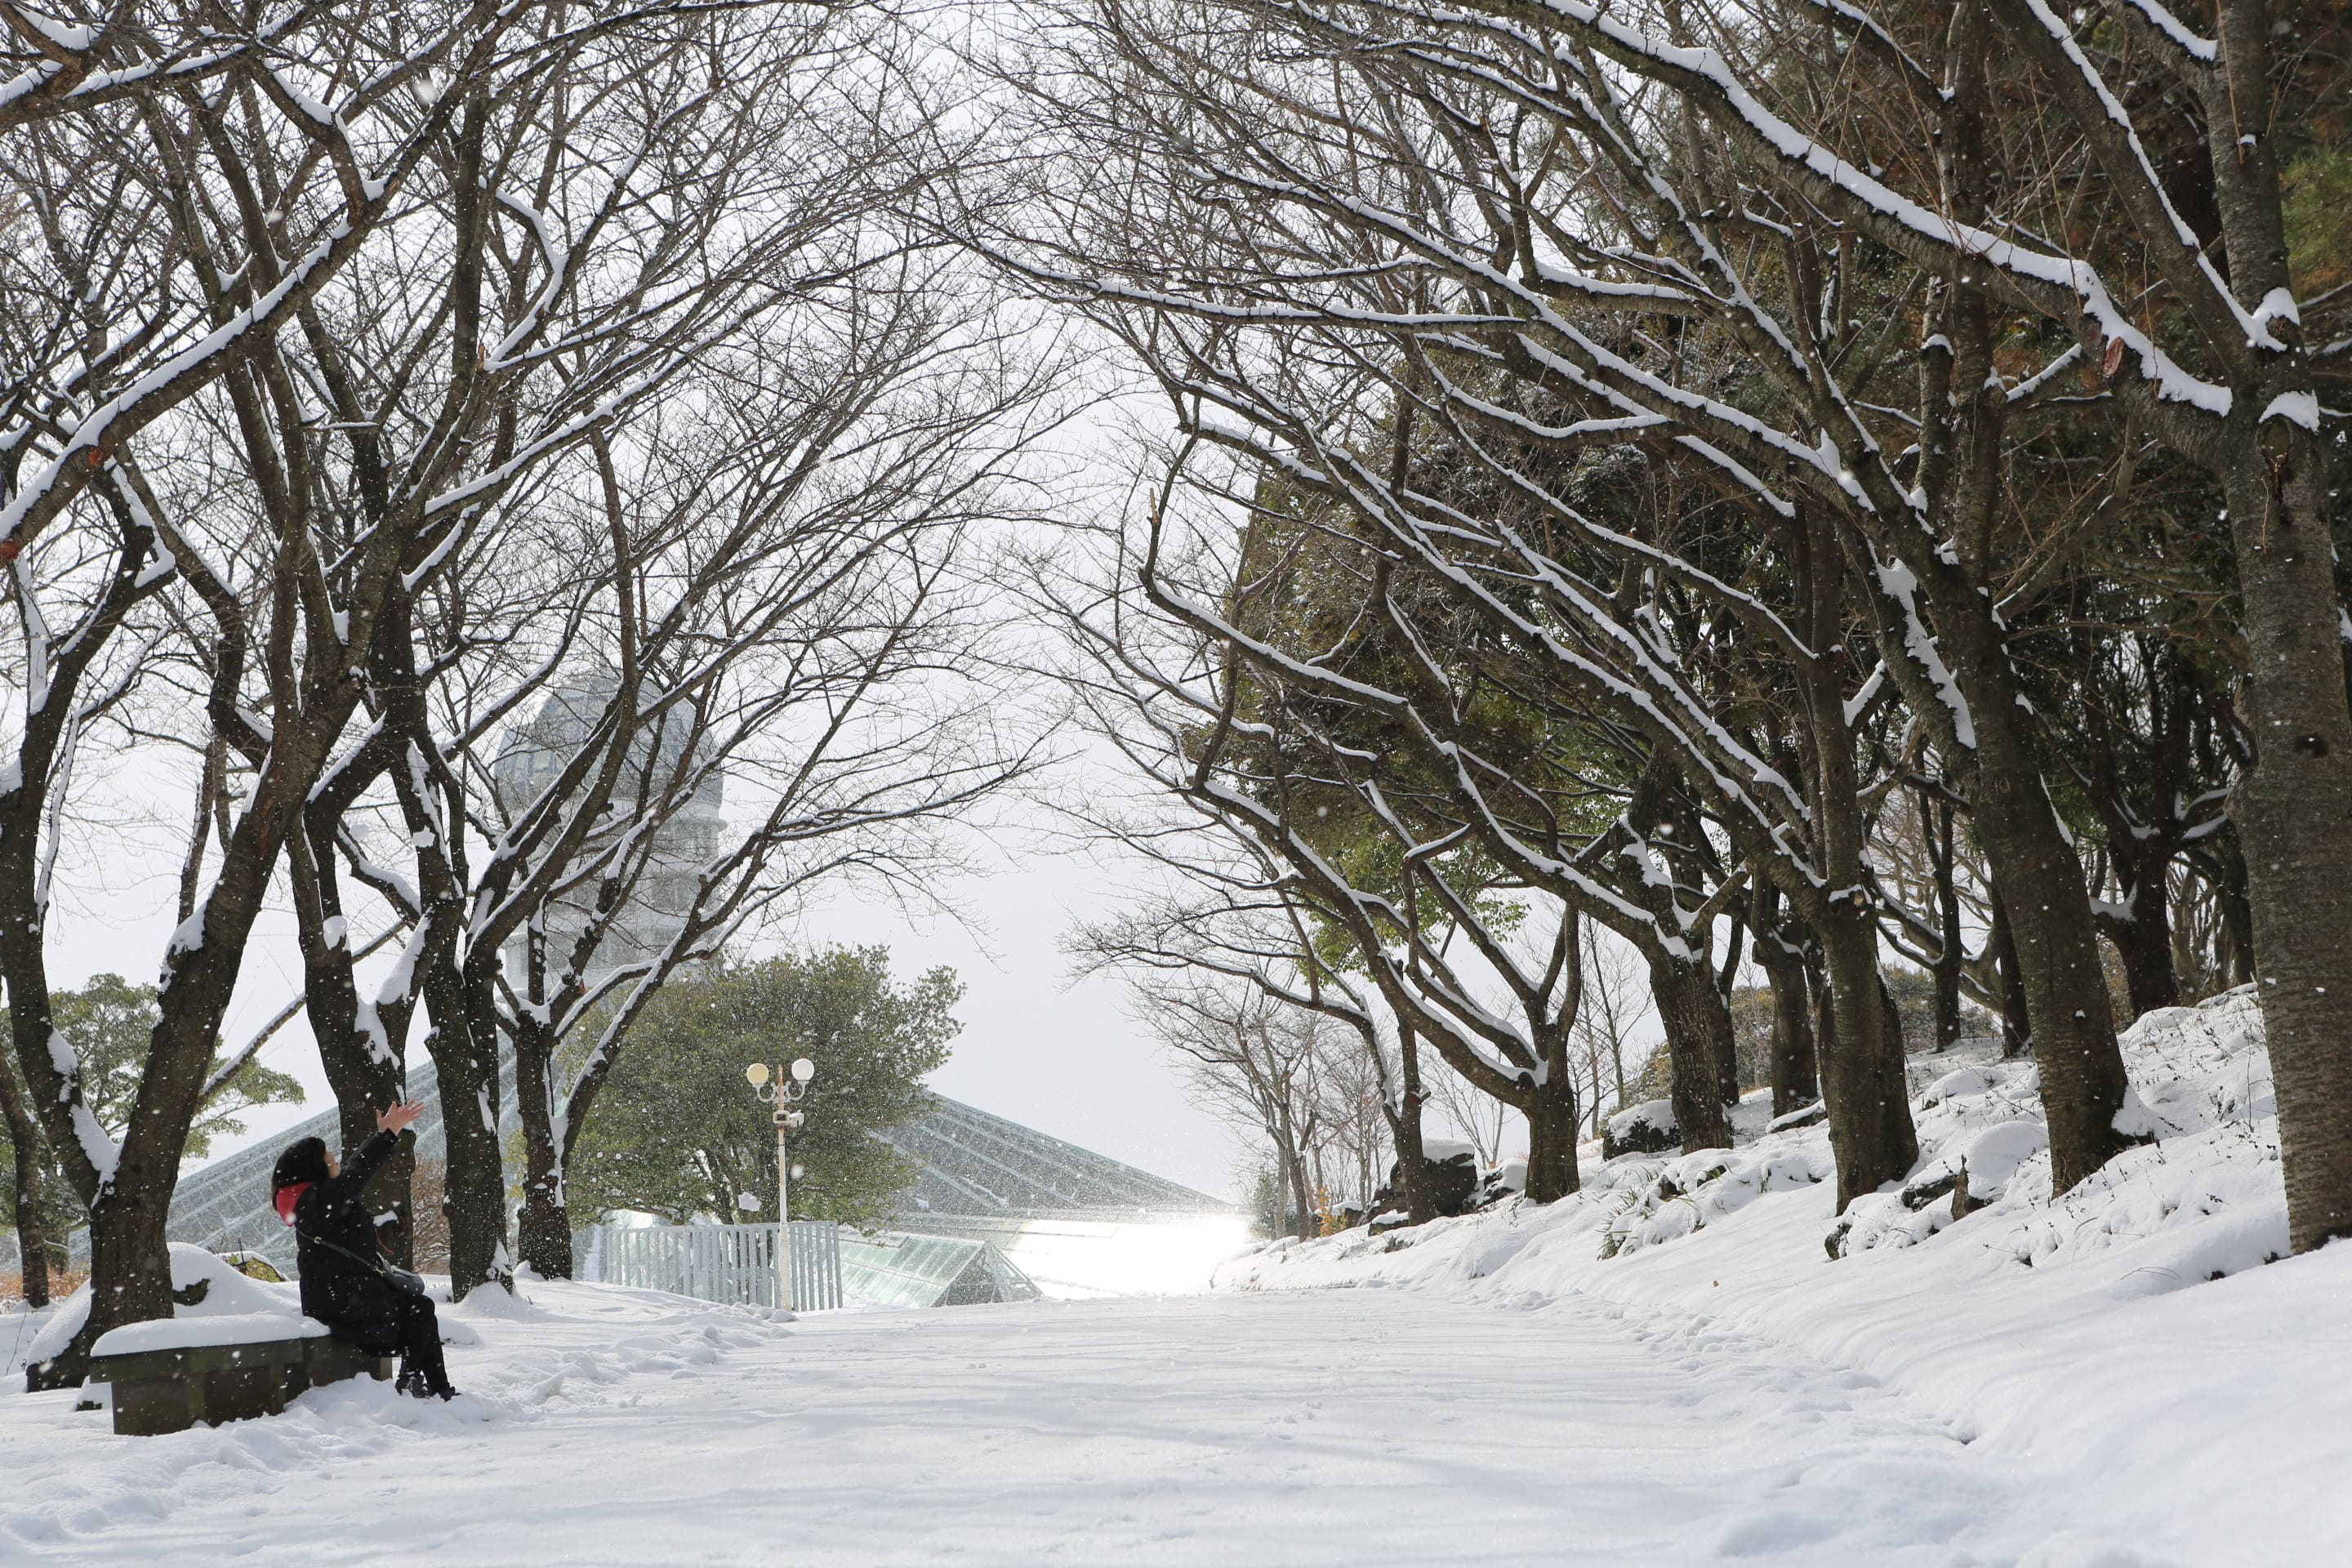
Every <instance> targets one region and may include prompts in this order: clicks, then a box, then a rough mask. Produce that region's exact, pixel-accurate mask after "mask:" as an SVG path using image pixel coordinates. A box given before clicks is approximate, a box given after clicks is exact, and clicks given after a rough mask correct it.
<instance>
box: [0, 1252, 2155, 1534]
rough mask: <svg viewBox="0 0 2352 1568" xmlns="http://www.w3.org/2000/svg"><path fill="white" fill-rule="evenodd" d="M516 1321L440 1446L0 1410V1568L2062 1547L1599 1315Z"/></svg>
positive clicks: (1054, 1313)
mask: <svg viewBox="0 0 2352 1568" xmlns="http://www.w3.org/2000/svg"><path fill="white" fill-rule="evenodd" d="M532 1289H533V1292H534V1293H535V1294H538V1295H539V1296H540V1297H541V1300H543V1301H546V1302H548V1303H550V1304H551V1306H553V1307H554V1308H555V1310H553V1311H551V1312H550V1313H547V1314H545V1315H543V1316H541V1317H538V1318H537V1319H535V1320H534V1321H513V1322H509V1321H495V1320H488V1319H482V1318H474V1317H471V1316H470V1314H467V1313H465V1312H463V1311H460V1312H459V1313H458V1314H457V1318H458V1320H459V1321H469V1322H470V1323H471V1325H472V1326H473V1327H474V1328H475V1329H476V1330H477V1331H478V1333H479V1334H480V1335H481V1337H482V1339H483V1341H484V1343H483V1344H482V1345H481V1346H480V1347H478V1348H468V1349H461V1350H457V1351H456V1352H454V1353H453V1356H452V1363H453V1369H454V1371H455V1373H456V1375H457V1378H458V1379H459V1380H460V1382H461V1384H467V1385H468V1386H469V1387H471V1388H472V1389H475V1390H478V1391H480V1394H481V1397H478V1398H476V1399H472V1400H468V1401H465V1402H463V1406H464V1407H463V1408H462V1409H460V1410H459V1411H457V1412H452V1413H444V1412H441V1411H439V1410H434V1411H430V1412H427V1411H425V1409H424V1408H423V1407H422V1406H419V1405H415V1404H414V1403H407V1404H402V1403H397V1402H394V1400H392V1398H391V1396H390V1395H389V1394H388V1393H386V1392H385V1391H383V1390H381V1389H378V1388H374V1387H366V1388H358V1389H337V1390H331V1391H325V1392H322V1393H320V1394H312V1395H310V1396H308V1397H307V1398H306V1400H305V1401H304V1402H303V1405H302V1406H301V1407H298V1409H297V1411H296V1412H294V1413H292V1414H289V1415H288V1416H285V1417H280V1418H278V1419H277V1420H274V1421H264V1422H250V1423H245V1424H242V1425H240V1426H229V1427H224V1428H220V1429H218V1430H216V1431H202V1430H200V1431H197V1432H192V1433H186V1434H182V1435H178V1436H171V1437H164V1438H153V1439H127V1438H126V1439H117V1438H114V1437H112V1436H110V1435H109V1434H107V1433H106V1432H105V1431H104V1428H103V1418H102V1417H100V1416H96V1415H74V1414H72V1413H71V1412H70V1411H69V1410H68V1408H66V1402H65V1401H64V1399H63V1398H62V1396H56V1395H41V1396H27V1395H23V1394H6V1395H0V1479H5V1486H0V1560H6V1559H10V1558H13V1557H16V1555H17V1554H18V1552H22V1551H25V1550H27V1549H29V1552H30V1553H31V1554H32V1555H34V1556H37V1557H38V1558H39V1559H41V1560H43V1561H55V1562H58V1563H108V1564H121V1563H142V1564H147V1563H153V1564H166V1563H221V1562H225V1561H229V1560H232V1559H237V1560H244V1561H250V1562H254V1563H304V1564H338V1563H379V1562H386V1561H391V1560H393V1559H394V1558H395V1557H398V1556H403V1555H405V1554H406V1553H408V1552H429V1553H430V1554H431V1555H432V1557H433V1559H434V1560H435V1561H436V1562H443V1563H513V1562H561V1563H599V1564H601V1563H612V1564H628V1565H631V1568H658V1565H663V1564H671V1563H679V1564H683V1563H761V1564H782V1563H791V1564H844V1565H848V1564H856V1565H860V1568H866V1565H885V1564H916V1563H922V1564H931V1563H988V1564H1008V1565H1010V1564H1028V1563H1081V1564H1113V1563H1117V1564H1127V1563H1136V1564H1180V1563H1181V1564H1193V1563H1200V1564H1211V1563H1215V1564H1249V1565H1252V1568H1276V1565H1279V1568H1293V1565H1304V1564H1331V1565H1334V1568H1338V1565H1342V1564H1345V1565H1350V1568H1354V1565H1361V1564H1371V1563H1382V1564H1387V1563H1397V1564H1407V1563H1412V1564H1419V1563H1427V1564H1453V1563H1480V1564H1517V1563H1527V1564H1536V1563H1542V1564H1562V1563H1591V1564H1595V1565H1601V1564H1607V1565H1612V1568H1617V1565H1630V1564H1653V1563H1656V1564H1685V1563H1707V1562H1714V1561H1718V1560H1721V1559H1725V1558H1732V1559H1748V1560H1763V1561H1775V1560H1777V1561H1782V1562H1787V1563H1805V1564H1807V1565H1809V1568H1819V1565H1824V1564H1837V1563H1855V1564H1862V1563H1869V1564H1900V1563H1933V1564H1937V1565H1938V1568H1948V1565H1953V1564H1967V1563H2014V1562H2017V1561H2019V1560H2020V1553H2021V1552H2026V1549H2028V1548H2030V1547H2032V1545H2033V1544H2034V1543H2035V1542H2044V1541H2047V1540H2048V1539H2049V1538H2050V1537H2052V1536H2053V1534H2055V1533H2056V1532H2057V1531H2058V1530H2059V1527H2060V1526H2061V1525H2063V1522H2064V1521H2063V1519H2059V1518H2054V1517H2053V1515H2052V1512H2051V1510H2049V1509H2048V1508H2046V1507H2043V1506H2037V1504H2039V1503H2041V1502H2042V1501H2044V1500H2046V1494H2044V1493H2043V1492H2042V1489H2040V1488H2037V1487H2035V1486H2033V1485H2031V1484H2029V1481H2028V1479H2027V1478H2025V1477H2024V1476H2022V1475H2021V1474H2020V1473H2019V1472H2018V1470H2017V1469H2016V1468H2015V1467H2014V1466H2010V1465H2003V1464H2000V1463H1997V1462H1995V1461H1993V1460H1992V1459H1991V1458H1990V1457H1989V1456H1985V1455H1983V1454H1982V1453H1981V1451H1979V1452H1978V1453H1971V1451H1970V1450H1969V1448H1968V1447H1966V1446H1964V1445H1963V1444H1962V1443H1961V1442H1960V1441H1958V1439H1957V1438H1956V1437H1955V1436H1952V1435H1951V1434H1950V1433H1948V1431H1945V1430H1943V1429H1941V1428H1939V1427H1938V1426H1937V1425H1936V1424H1934V1423H1933V1422H1931V1421H1930V1420H1928V1419H1927V1418H1926V1417H1925V1416H1924V1415H1922V1414H1920V1413H1919V1411H1918V1410H1917V1409H1916V1407H1914V1406H1912V1405H1909V1404H1908V1403H1907V1402H1906V1401H1904V1400H1902V1399H1900V1398H1898V1397H1896V1396H1895V1395H1892V1394H1887V1393H1885V1392H1883V1391H1881V1390H1879V1389H1878V1388H1876V1387H1875V1386H1874V1385H1872V1384H1871V1383H1870V1380H1868V1379H1867V1378H1864V1377H1862V1376H1859V1375H1857V1374H1852V1373H1838V1372H1833V1371H1831V1370H1828V1369H1825V1368H1823V1367H1821V1366H1819V1365H1817V1364H1811V1363H1805V1362H1802V1361H1801V1360H1799V1359H1797V1358H1795V1357H1792V1356H1791V1355H1790V1353H1789V1352H1781V1351H1777V1350H1774V1349H1772V1348H1770V1347H1768V1346H1765V1345H1762V1344H1760V1343H1759V1342H1753V1341H1748V1340H1745V1339H1741V1338H1738V1337H1737V1336H1727V1335H1722V1334H1720V1333H1717V1332H1714V1331H1707V1330H1704V1329H1696V1328H1689V1327H1685V1328H1680V1329H1677V1328H1675V1327H1673V1326H1672V1324H1673V1320H1671V1319H1665V1318H1659V1317H1654V1316H1644V1317H1626V1316H1623V1315H1621V1314H1620V1313H1619V1312H1618V1310H1616V1309H1613V1308H1611V1307H1608V1306H1606V1305H1602V1304H1598V1303H1595V1302H1592V1301H1591V1300H1572V1301H1567V1302H1562V1303H1559V1304H1556V1305H1551V1306H1546V1307H1542V1308H1540V1309H1538V1310H1508V1309H1506V1308H1498V1307H1496V1306H1493V1305H1471V1304H1465V1303H1462V1302H1458V1301H1448V1300H1442V1299H1437V1298H1434V1297H1432V1296H1427V1295H1423V1294H1419V1293H1407V1292H1396V1291H1388V1290H1349V1291H1323V1292H1314V1293H1304V1294H1295V1295H1269V1296H1236V1295H1218V1296H1203V1297H1192V1298H1176V1299H1169V1300H1129V1301H1112V1302H1095V1303H1086V1304H1073V1303H1055V1302H1039V1303H1032V1304H1028V1305H1024V1306H1017V1307H999V1308H961V1309H955V1310H947V1311H940V1312H930V1313H921V1314H913V1313H909V1314H895V1315H842V1316H835V1317H828V1318H818V1319H814V1320H804V1321H802V1322H801V1323H799V1324H796V1325H793V1326H791V1327H790V1328H785V1327H783V1326H782V1325H769V1324H765V1323H761V1322H758V1321H752V1320H750V1319H747V1318H746V1317H744V1316H741V1315H739V1314H735V1313H731V1312H723V1311H710V1310H699V1309H692V1308H691V1307H690V1304H672V1303H671V1302H669V1301H667V1300H663V1299H659V1298H653V1297H649V1296H642V1295H638V1294H637V1293H634V1292H626V1293H624V1292H599V1291H596V1290H593V1289H587V1288H572V1287H544V1286H538V1287H533V1288H532ZM682 1307H683V1308H686V1310H681V1308H682ZM559 1374H561V1375H560V1376H559ZM2027 1560H2028V1561H2036V1562H2038V1561H2045V1560H2046V1561H2048V1562H2051V1563H2060V1562H2072V1561H2074V1555H2073V1554H2072V1553H2069V1552H2063V1551H2061V1552H2056V1553H2054V1554H2053V1553H2051V1552H2046V1551H2045V1552H2028V1553H2027ZM2093 1560H2096V1561H2100V1562H2103V1563H2115V1564H2117V1565H2123V1564H2132V1563H2137V1562H2138V1561H2139V1560H2138V1559H2137V1558H2136V1557H2133V1556H2129V1555H2122V1556H2115V1557H2112V1558H2097V1559H2089V1558H2086V1559H2084V1561H2086V1562H2087V1561H2093Z"/></svg>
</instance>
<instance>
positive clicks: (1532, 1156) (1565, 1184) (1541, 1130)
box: [1525, 1071, 1578, 1204]
mask: <svg viewBox="0 0 2352 1568" xmlns="http://www.w3.org/2000/svg"><path fill="white" fill-rule="evenodd" d="M1525 1110H1526V1113H1527V1118H1528V1184H1527V1194H1528V1198H1529V1199H1531V1200H1532V1201H1534V1202H1536V1203H1539V1204H1548V1203H1552V1202H1554V1201H1556V1200H1558V1199H1560V1198H1564V1197H1566V1196H1568V1194H1570V1193H1572V1192H1574V1191H1576V1190H1577V1186H1578V1177H1577V1170H1576V1125H1577V1120H1578V1118H1577V1105H1576V1075H1575V1074H1574V1073H1572V1072H1567V1071H1559V1072H1555V1073H1552V1074H1550V1075H1549V1076H1548V1077H1547V1078H1546V1079H1544V1081H1543V1082H1541V1083H1538V1084H1536V1085H1535V1086H1534V1087H1533V1088H1532V1089H1530V1090H1529V1092H1528V1103H1527V1105H1526V1107H1525Z"/></svg>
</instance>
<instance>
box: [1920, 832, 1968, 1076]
mask: <svg viewBox="0 0 2352 1568" xmlns="http://www.w3.org/2000/svg"><path fill="white" fill-rule="evenodd" d="M1953 816H1955V813H1954V811H1953V809H1952V806H1951V805H1950V803H1949V802H1942V803H1934V804H1931V803H1930V802H1928V801H1927V799H1926V798H1925V797H1924V796H1923V797H1922V798H1921V800H1920V802H1919V826H1920V829H1921V834H1922V837H1925V838H1926V840H1927V858H1928V864H1929V865H1930V867H1931V868H1933V870H1934V872H1935V878H1936V927H1937V931H1936V934H1937V953H1936V968H1935V980H1936V1048H1937V1050H1939V1051H1948V1050H1949V1049H1951V1048H1952V1047H1954V1046H1956V1045H1958V1044H1959V1040H1960V971H1961V970H1962V969H1963V968H1965V967H1966V966H1967V963H1968V947H1967V945H1966V943H1965V942H1964V941H1963V939H1962V935H1961V931H1960V888H1959V856H1958V851H1957V847H1956V846H1955V845H1954V844H1953V841H1952V839H1953V833H1952V829H1953V821H1952V818H1953Z"/></svg>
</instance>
